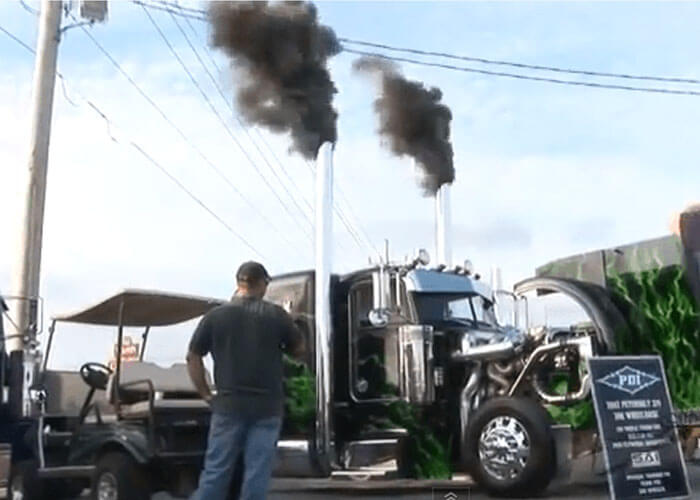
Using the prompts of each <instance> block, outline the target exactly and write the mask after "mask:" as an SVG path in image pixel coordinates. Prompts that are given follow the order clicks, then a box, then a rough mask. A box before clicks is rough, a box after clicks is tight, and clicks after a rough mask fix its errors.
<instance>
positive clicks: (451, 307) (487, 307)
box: [413, 293, 496, 326]
mask: <svg viewBox="0 0 700 500" xmlns="http://www.w3.org/2000/svg"><path fill="white" fill-rule="evenodd" d="M413 300H414V303H415V305H416V312H417V313H418V319H419V321H420V322H421V323H422V324H439V323H456V324H464V323H465V322H470V323H473V324H477V325H489V326H496V316H495V314H494V311H493V305H492V304H491V302H489V301H487V300H485V299H484V298H483V297H481V296H479V295H455V294H437V293H414V294H413Z"/></svg>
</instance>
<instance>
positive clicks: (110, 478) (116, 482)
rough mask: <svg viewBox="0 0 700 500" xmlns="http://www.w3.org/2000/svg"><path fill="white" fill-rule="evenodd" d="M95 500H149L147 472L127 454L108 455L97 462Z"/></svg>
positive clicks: (112, 453)
mask: <svg viewBox="0 0 700 500" xmlns="http://www.w3.org/2000/svg"><path fill="white" fill-rule="evenodd" d="M91 497H92V499H93V500H149V499H150V498H151V491H150V488H149V484H148V478H147V476H146V474H145V471H144V470H143V469H142V468H141V466H140V465H139V464H137V463H136V462H135V461H134V459H133V458H131V457H130V456H129V455H127V454H126V453H122V452H110V453H106V454H105V455H103V456H102V457H100V459H99V460H98V461H97V466H96V468H95V473H94V475H93V478H92V488H91Z"/></svg>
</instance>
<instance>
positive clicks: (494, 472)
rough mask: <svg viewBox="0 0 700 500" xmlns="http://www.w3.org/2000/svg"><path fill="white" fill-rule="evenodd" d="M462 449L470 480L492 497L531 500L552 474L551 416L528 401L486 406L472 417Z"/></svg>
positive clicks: (504, 401)
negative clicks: (525, 499)
mask: <svg viewBox="0 0 700 500" xmlns="http://www.w3.org/2000/svg"><path fill="white" fill-rule="evenodd" d="M462 449H463V450H464V454H465V462H466V465H467V468H468V470H469V472H470V474H471V475H472V477H473V479H474V480H475V481H476V482H477V483H478V484H480V485H481V486H483V487H484V488H485V489H486V490H487V491H488V492H489V493H490V494H492V495H495V496H508V497H520V498H525V497H531V496H535V495H537V494H538V493H540V492H541V491H543V490H544V489H545V488H546V487H547V486H548V485H549V482H550V481H551V480H552V478H553V477H554V474H555V472H556V460H555V451H554V450H555V447H554V437H553V434H552V429H551V426H550V420H549V415H548V414H547V412H546V411H545V410H544V408H542V406H541V405H539V404H538V403H537V402H535V401H533V400H531V399H527V398H506V397H499V398H494V399H491V400H489V401H487V402H486V403H484V404H483V405H482V406H481V407H480V408H479V409H478V410H477V411H476V412H474V415H472V417H471V418H470V423H469V425H468V427H467V432H466V436H465V440H464V442H463V448H462Z"/></svg>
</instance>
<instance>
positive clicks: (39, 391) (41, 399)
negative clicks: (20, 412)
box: [29, 384, 46, 407]
mask: <svg viewBox="0 0 700 500" xmlns="http://www.w3.org/2000/svg"><path fill="white" fill-rule="evenodd" d="M29 399H30V401H31V402H32V403H34V404H35V405H37V406H39V407H43V406H44V404H45V403H46V389H45V388H44V386H43V385H39V384H37V385H33V386H31V387H30V388H29Z"/></svg>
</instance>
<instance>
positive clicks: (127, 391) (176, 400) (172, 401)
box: [112, 361, 211, 418]
mask: <svg viewBox="0 0 700 500" xmlns="http://www.w3.org/2000/svg"><path fill="white" fill-rule="evenodd" d="M113 379H114V377H113ZM207 382H209V383H210V384H211V377H210V376H209V374H208V373H207ZM112 383H113V381H112ZM118 397H119V403H120V404H119V407H120V415H121V416H122V417H123V418H144V417H147V416H148V415H149V414H150V413H152V412H154V413H173V412H179V411H188V412H192V411H209V405H208V404H207V403H206V402H205V401H204V400H203V399H202V398H201V397H200V396H199V393H198V392H197V389H195V387H194V385H193V384H192V381H191V380H190V376H189V373H188V372H187V365H185V364H184V363H176V364H173V365H172V366H170V367H169V368H162V367H160V366H158V365H156V364H154V363H149V362H145V361H132V362H126V363H123V364H122V366H121V376H120V384H119V396H118Z"/></svg>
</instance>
